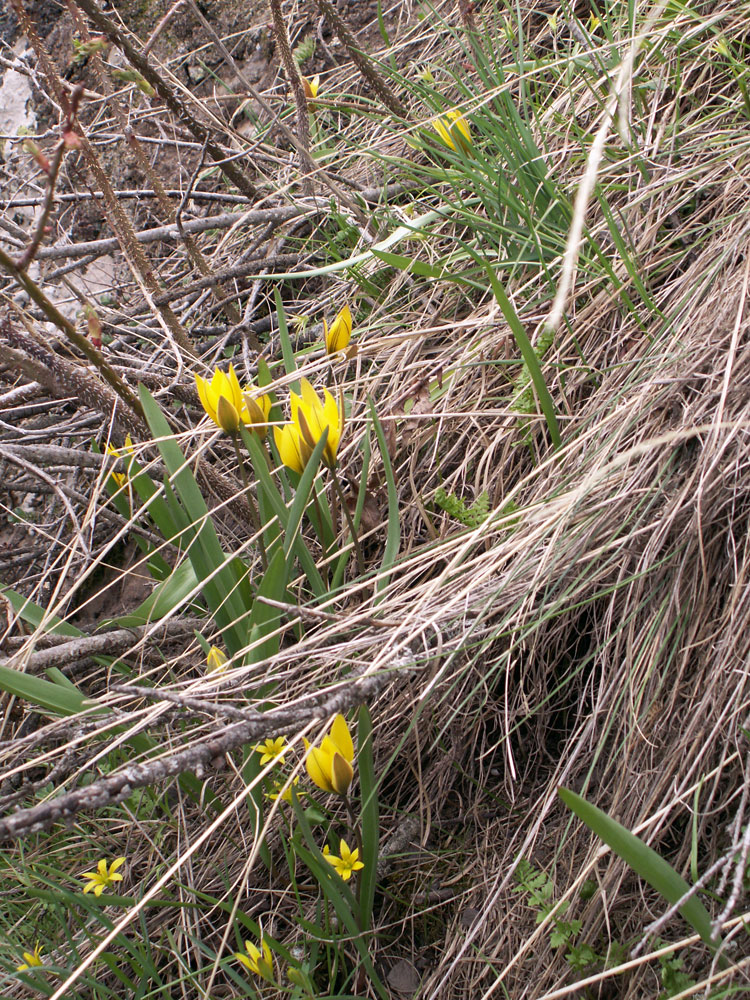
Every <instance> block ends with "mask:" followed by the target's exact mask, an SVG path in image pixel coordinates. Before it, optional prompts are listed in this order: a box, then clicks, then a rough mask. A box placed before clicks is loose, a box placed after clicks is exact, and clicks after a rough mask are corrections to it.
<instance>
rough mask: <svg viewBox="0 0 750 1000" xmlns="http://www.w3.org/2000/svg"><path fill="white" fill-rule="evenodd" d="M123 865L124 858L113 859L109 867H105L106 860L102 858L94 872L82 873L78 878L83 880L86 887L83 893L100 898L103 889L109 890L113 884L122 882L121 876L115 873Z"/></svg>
mask: <svg viewBox="0 0 750 1000" xmlns="http://www.w3.org/2000/svg"><path fill="white" fill-rule="evenodd" d="M124 864H125V858H115V860H114V861H113V862H112V864H111V865H109V866H108V865H107V861H106V858H102V860H101V861H100V862H99V864H98V865H97V866H96V867H97V870H96V871H95V872H83V873H82V874H81V875H80V876H79V878H82V879H85V880H87V881H86V885H85V886H84V887H83V891H84V893H86V892H92V891H93V893H94V895H95V896H101V894H102V893H103V892H104V890H105V889H111V888H112V887H113V886H114V884H115V882H122V875H120V873H119V872H118V871H117V869H118V868H120V867H121V866H122V865H124Z"/></svg>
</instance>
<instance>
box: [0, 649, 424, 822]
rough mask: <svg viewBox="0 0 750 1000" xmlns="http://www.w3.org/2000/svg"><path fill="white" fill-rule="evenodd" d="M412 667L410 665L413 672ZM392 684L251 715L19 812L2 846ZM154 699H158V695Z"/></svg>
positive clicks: (364, 679) (379, 680) (360, 683)
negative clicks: (175, 750)
mask: <svg viewBox="0 0 750 1000" xmlns="http://www.w3.org/2000/svg"><path fill="white" fill-rule="evenodd" d="M411 665H412V664H411V662H410V663H409V667H411ZM392 680H393V673H392V672H390V671H389V672H387V673H386V672H383V673H379V674H376V675H366V676H361V677H359V678H358V679H356V680H355V679H353V678H351V677H349V678H347V681H346V684H345V685H344V686H342V687H341V689H340V690H339V691H337V692H335V693H334V694H332V695H329V696H328V697H326V698H325V699H324V700H322V701H320V702H319V703H318V704H317V705H314V706H312V707H301V708H279V709H276V710H275V711H270V712H248V719H247V721H245V722H238V723H237V724H235V725H231V726H228V727H227V728H225V729H224V730H222V731H220V732H219V734H218V735H217V736H213V737H211V738H210V739H206V740H201V741H200V742H197V743H195V744H193V745H192V746H189V747H188V748H187V749H185V750H181V751H180V752H178V753H175V754H171V755H165V756H163V757H159V758H158V759H156V760H148V761H145V762H144V763H142V764H131V765H129V766H128V767H124V768H122V770H120V771H117V772H116V773H115V774H110V775H108V776H107V777H106V778H102V779H101V780H99V781H95V782H93V783H92V784H90V785H87V786H85V787H84V788H77V789H75V790H74V791H72V792H68V793H67V794H65V795H61V796H59V797H58V798H56V799H52V800H50V801H47V802H40V803H39V804H38V805H36V806H31V807H30V808H28V809H19V810H17V811H16V812H15V813H14V814H13V815H12V816H7V817H6V818H5V819H0V841H7V840H13V839H15V838H17V837H21V836H24V835H26V834H29V833H38V832H39V831H40V830H48V829H49V828H50V827H51V826H53V825H54V824H55V823H60V822H70V821H72V819H73V818H74V817H75V816H76V815H78V813H80V812H93V811H94V810H96V809H102V808H104V807H105V806H111V805H116V804H117V803H118V802H123V801H124V800H125V799H127V798H128V797H129V796H130V795H131V794H132V793H133V791H134V790H135V789H136V788H145V787H146V786H147V785H155V784H159V783H160V782H163V781H166V780H167V779H169V778H174V777H177V776H178V775H180V774H185V773H186V772H188V771H194V772H195V773H196V774H197V775H198V776H199V777H200V775H201V773H202V771H203V768H204V767H206V766H207V765H208V764H210V763H211V761H213V760H215V759H216V758H217V757H218V758H221V757H222V756H223V755H224V754H227V753H229V752H230V751H232V750H235V749H237V747H240V746H242V745H243V744H244V743H249V742H251V741H256V740H258V739H262V738H264V737H267V736H276V735H277V734H278V733H280V732H284V731H288V730H290V729H292V728H293V727H297V728H300V727H303V726H305V725H308V724H309V723H314V722H321V721H323V720H325V719H327V718H329V717H330V716H332V715H335V714H336V713H337V712H344V711H346V710H347V709H350V708H352V707H353V706H355V705H359V704H361V703H362V702H365V701H368V700H370V699H372V698H373V697H374V696H375V695H376V694H377V693H378V692H379V691H380V690H381V688H383V687H384V686H385V685H386V684H388V683H390V682H391V681H392ZM155 694H156V696H157V697H158V696H159V694H158V692H155Z"/></svg>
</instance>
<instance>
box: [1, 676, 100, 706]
mask: <svg viewBox="0 0 750 1000" xmlns="http://www.w3.org/2000/svg"><path fill="white" fill-rule="evenodd" d="M0 688H2V690H3V691H7V693H8V694H12V695H15V697H16V698H22V699H23V700H24V701H27V702H29V703H30V704H31V705H36V706H37V707H38V708H41V709H44V710H45V711H47V712H54V713H56V714H59V715H75V714H76V713H77V712H83V711H85V710H86V709H93V708H95V707H96V702H95V701H94V700H93V699H89V698H86V696H85V695H84V694H83V693H82V692H81V691H79V690H78V689H77V688H75V687H73V688H71V687H70V686H69V685H68V684H65V685H62V684H56V683H54V682H53V681H47V680H44V678H43V677H35V676H33V675H32V674H25V673H23V672H22V671H21V670H14V669H13V667H6V666H3V665H0ZM99 711H102V709H99Z"/></svg>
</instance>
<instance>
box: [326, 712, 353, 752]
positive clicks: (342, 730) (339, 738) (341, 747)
mask: <svg viewBox="0 0 750 1000" xmlns="http://www.w3.org/2000/svg"><path fill="white" fill-rule="evenodd" d="M331 739H332V740H333V742H334V743H335V744H336V749H337V750H338V752H339V753H340V754H341V756H342V757H343V758H344V759H345V760H348V761H349V762H350V763H351V762H352V761H353V760H354V742H353V741H352V735H351V733H350V732H349V727H348V726H347V724H346V719H345V718H344V716H343V715H341V714H339V715H337V716H336V718H335V719H334V720H333V724H332V725H331Z"/></svg>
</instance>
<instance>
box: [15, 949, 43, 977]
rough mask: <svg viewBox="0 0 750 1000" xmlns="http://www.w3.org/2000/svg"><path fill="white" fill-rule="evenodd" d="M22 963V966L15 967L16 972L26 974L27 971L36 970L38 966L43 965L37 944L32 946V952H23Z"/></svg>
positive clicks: (40, 951) (40, 950)
mask: <svg viewBox="0 0 750 1000" xmlns="http://www.w3.org/2000/svg"><path fill="white" fill-rule="evenodd" d="M23 957H24V963H23V965H17V966H16V972H28V971H29V969H33V968H36V967H38V966H40V965H44V962H43V961H42V946H41V945H40V944H39V942H38V941H37V943H36V944H35V945H34V950H33V951H25V952H24V953H23Z"/></svg>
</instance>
